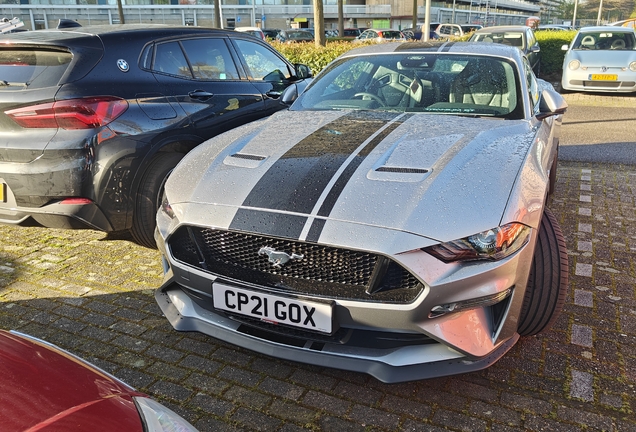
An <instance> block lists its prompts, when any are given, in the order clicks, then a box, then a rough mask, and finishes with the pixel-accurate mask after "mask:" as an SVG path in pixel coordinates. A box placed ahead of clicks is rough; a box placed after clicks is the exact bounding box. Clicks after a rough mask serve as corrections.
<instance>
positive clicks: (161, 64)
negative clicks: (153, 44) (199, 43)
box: [152, 42, 192, 78]
mask: <svg viewBox="0 0 636 432" xmlns="http://www.w3.org/2000/svg"><path fill="white" fill-rule="evenodd" d="M152 69H153V70H154V71H157V72H163V73H166V74H170V75H177V76H180V77H184V78H192V72H191V71H190V66H188V61H187V60H186V58H185V56H184V55H183V51H182V50H181V46H180V45H179V42H166V43H162V44H158V45H157V49H156V51H155V61H154V62H153V64H152Z"/></svg>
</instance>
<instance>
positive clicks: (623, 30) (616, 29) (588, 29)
mask: <svg viewBox="0 0 636 432" xmlns="http://www.w3.org/2000/svg"><path fill="white" fill-rule="evenodd" d="M602 31H609V32H613V33H619V32H620V33H633V32H634V29H632V28H631V27H621V26H613V25H606V26H592V27H581V29H579V32H580V33H591V32H602Z"/></svg>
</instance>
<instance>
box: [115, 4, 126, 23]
mask: <svg viewBox="0 0 636 432" xmlns="http://www.w3.org/2000/svg"><path fill="white" fill-rule="evenodd" d="M117 12H119V24H125V23H126V21H125V20H124V7H123V6H122V4H121V0H117Z"/></svg>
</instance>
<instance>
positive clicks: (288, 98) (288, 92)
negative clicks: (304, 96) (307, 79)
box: [278, 84, 298, 106]
mask: <svg viewBox="0 0 636 432" xmlns="http://www.w3.org/2000/svg"><path fill="white" fill-rule="evenodd" d="M297 98H298V87H296V84H291V85H290V86H289V87H287V88H286V89H285V90H284V91H283V94H282V95H281V96H280V99H278V100H279V101H280V103H282V104H283V105H287V106H289V105H291V104H292V103H294V101H295V100H296V99H297Z"/></svg>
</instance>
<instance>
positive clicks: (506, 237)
mask: <svg viewBox="0 0 636 432" xmlns="http://www.w3.org/2000/svg"><path fill="white" fill-rule="evenodd" d="M529 239H530V228H529V227H527V226H526V225H523V224H520V223H516V222H514V223H509V224H507V225H504V226H500V227H497V228H493V229H489V230H487V231H483V232H480V233H478V234H475V235H471V236H469V237H465V238H462V239H459V240H453V241H449V242H446V243H440V244H438V245H435V246H429V247H427V248H424V249H423V251H424V252H427V253H430V254H431V255H433V256H434V257H436V258H439V259H440V260H442V261H444V262H446V263H450V262H454V261H473V260H491V261H499V260H501V259H504V258H506V257H508V256H510V255H512V254H513V253H515V252H517V251H518V250H519V249H521V247H522V246H523V245H525V244H526V243H528V240H529Z"/></svg>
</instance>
